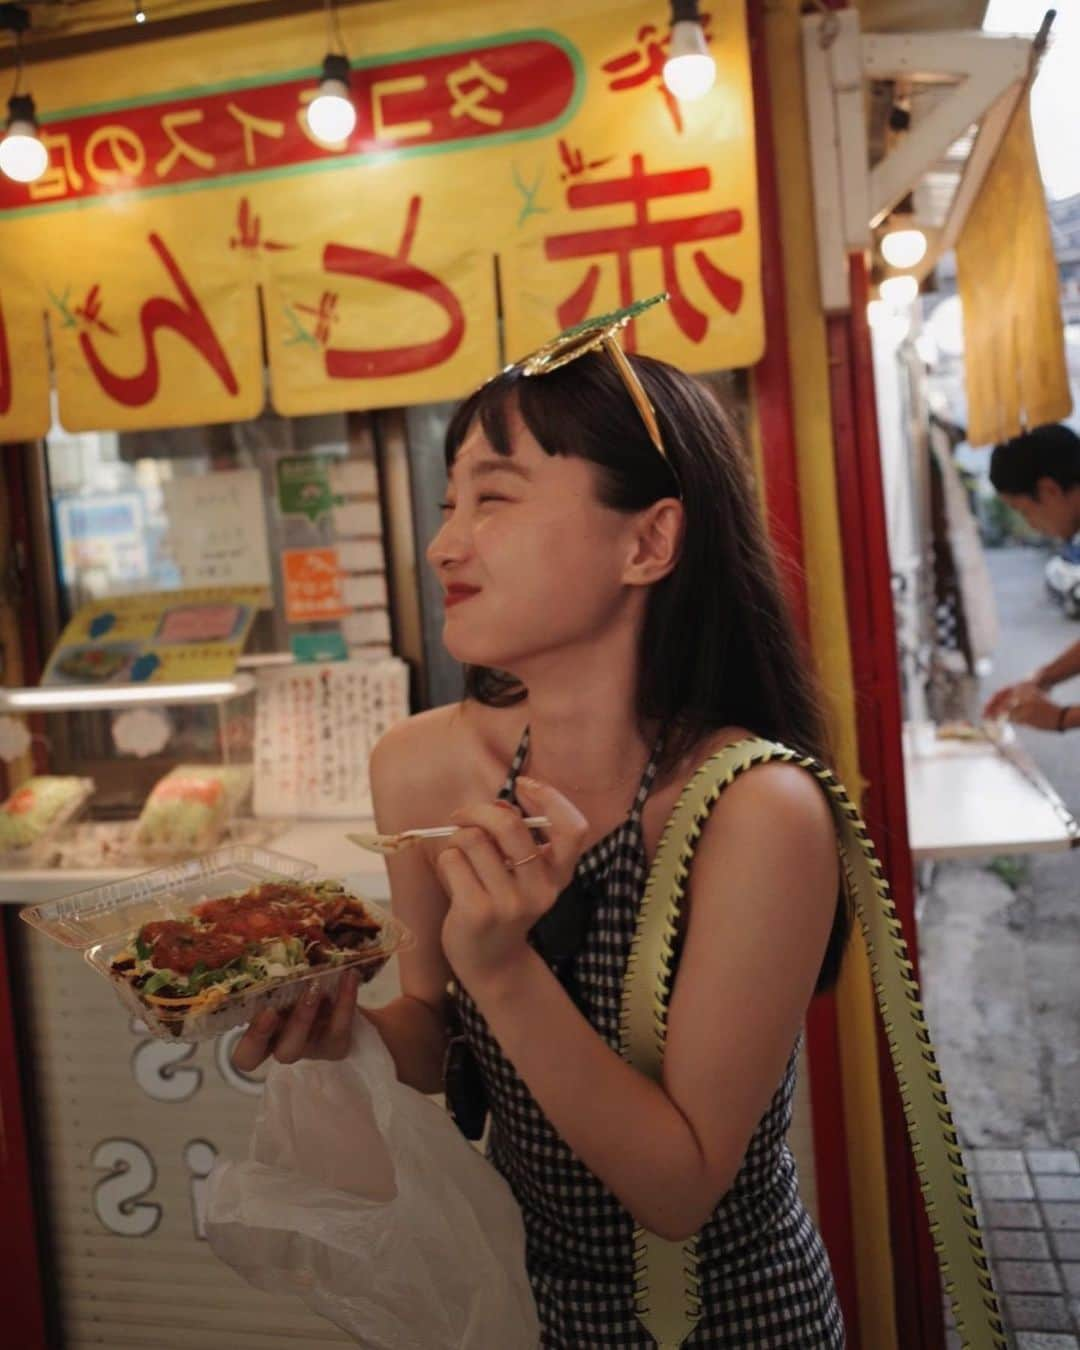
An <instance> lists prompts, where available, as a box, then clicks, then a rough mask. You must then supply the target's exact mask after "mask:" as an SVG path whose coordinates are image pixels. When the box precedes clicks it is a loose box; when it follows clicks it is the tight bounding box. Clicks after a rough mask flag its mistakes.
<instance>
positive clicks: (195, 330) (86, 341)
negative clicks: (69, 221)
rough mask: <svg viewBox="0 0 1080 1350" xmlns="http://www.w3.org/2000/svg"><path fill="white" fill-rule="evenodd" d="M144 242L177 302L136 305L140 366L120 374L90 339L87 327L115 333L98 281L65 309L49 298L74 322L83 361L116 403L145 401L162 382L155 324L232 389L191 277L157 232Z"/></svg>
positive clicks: (163, 299)
mask: <svg viewBox="0 0 1080 1350" xmlns="http://www.w3.org/2000/svg"><path fill="white" fill-rule="evenodd" d="M147 242H148V243H149V245H150V247H151V249H152V250H153V251H154V253H156V254H157V257H158V260H159V261H160V262H161V264H162V266H163V267H164V269H165V272H166V274H167V276H168V278H169V280H170V281H171V282H172V284H173V287H174V288H175V292H176V294H177V295H178V296H179V303H178V302H177V301H176V300H175V299H172V298H171V297H167V296H163V295H155V296H152V297H151V298H150V299H149V300H147V301H145V302H144V304H143V305H142V307H141V308H140V311H139V330H140V333H141V336H142V348H143V352H142V356H143V363H142V368H141V369H140V370H138V371H137V372H136V373H135V374H132V375H121V374H118V373H117V372H116V371H114V370H112V369H110V367H109V366H107V365H106V364H105V362H104V361H103V360H102V358H101V356H100V355H99V353H98V350H97V348H96V347H95V345H94V336H93V332H92V330H95V329H96V330H97V331H98V332H102V333H106V334H108V335H109V336H110V337H116V336H118V333H117V330H116V328H115V327H113V325H112V324H110V323H108V322H107V321H106V320H105V319H104V318H103V316H102V312H101V310H102V304H103V297H102V294H101V288H100V286H98V285H96V284H95V285H93V286H91V287H90V289H89V291H88V292H87V294H86V299H85V300H84V301H83V302H82V304H81V305H76V307H75V309H74V310H73V311H69V310H68V309H67V307H66V305H65V304H64V303H63V302H62V301H60V300H56V299H55V297H54V303H55V304H56V305H57V308H58V309H59V310H60V312H61V314H62V315H63V316H64V321H65V322H64V326H65V327H74V326H77V327H79V348H80V350H81V351H82V354H83V357H84V358H85V360H86V364H87V365H88V366H89V367H90V370H91V371H92V373H93V375H94V378H95V380H96V381H97V383H98V385H99V386H100V387H101V389H102V390H103V391H104V392H105V393H106V394H108V395H109V397H110V398H113V399H115V400H116V401H117V403H122V404H124V405H125V406H127V407H129V408H136V407H141V406H143V405H144V404H146V403H149V402H150V401H151V399H153V398H154V397H155V396H156V395H157V392H158V387H159V385H160V382H161V365H160V359H159V356H158V348H157V333H158V331H159V330H160V329H170V330H171V331H172V332H174V333H176V334H177V335H178V336H180V337H182V338H183V339H184V340H185V341H186V342H189V343H190V344H191V346H192V347H194V348H195V350H196V351H197V352H198V353H199V354H200V355H201V356H202V357H203V359H204V360H205V361H206V363H207V365H209V367H210V368H211V370H213V372H214V374H215V375H216V376H217V377H218V379H219V380H220V382H221V384H222V386H223V387H224V388H225V390H226V392H227V393H229V394H231V395H235V394H237V393H238V392H239V385H238V383H237V379H236V376H235V374H234V373H233V369H232V367H231V365H230V364H229V358H228V357H227V356H226V355H225V350H224V348H223V347H222V345H221V343H220V341H219V340H218V337H217V334H216V333H215V332H214V328H213V325H212V324H211V323H210V320H209V318H208V317H207V315H206V311H205V310H204V309H203V307H202V305H201V304H200V303H199V299H198V297H197V296H196V294H195V292H194V291H193V290H192V288H191V285H190V283H189V282H188V280H187V278H186V277H185V276H184V273H183V272H182V271H181V269H180V265H179V263H177V261H176V259H175V258H174V257H173V255H172V253H171V252H170V251H169V247H168V245H167V244H166V243H165V241H164V240H163V239H162V238H161V237H160V236H159V235H157V234H153V233H151V234H150V235H149V237H148V240H147Z"/></svg>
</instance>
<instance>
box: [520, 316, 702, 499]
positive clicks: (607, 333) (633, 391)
mask: <svg viewBox="0 0 1080 1350" xmlns="http://www.w3.org/2000/svg"><path fill="white" fill-rule="evenodd" d="M668 298H669V297H668V294H667V292H666V291H663V292H661V293H660V294H659V295H653V296H650V297H649V298H648V299H647V300H638V301H636V302H635V303H634V304H632V305H627V307H626V308H625V309H619V310H615V311H614V313H611V314H601V315H598V316H597V317H596V318H594V319H586V320H585V321H584V323H579V324H575V325H574V327H573V328H567V329H566V331H565V332H562V333H560V334H559V335H558V337H555V338H552V339H551V341H550V342H545V343H544V345H543V346H542V347H540V348H538V349H537V350H536V351H535V352H533V353H532V354H531V355H530V356H526V357H523V358H522V359H521V360H520V361H516V362H515V363H514V364H513V365H512V366H510V367H509V369H510V370H516V371H520V372H521V374H522V375H526V376H535V375H549V374H550V373H551V372H552V371H553V370H559V369H560V368H561V367H562V366H568V365H569V364H570V362H571V361H576V360H577V359H578V357H579V356H585V355H586V353H588V352H598V351H603V352H606V353H607V355H608V356H609V357H610V358H611V360H612V362H613V364H614V366H615V369H616V371H618V374H619V378H620V379H621V380H622V382H623V385H624V386H625V388H626V392H627V393H628V394H629V395H630V397H631V398H632V399H633V401H634V407H635V408H637V410H638V414H639V415H640V417H641V420H642V423H643V424H644V426H645V430H646V431H647V432H648V433H649V439H650V440H651V441H652V443H653V445H655V446H656V448H657V450H658V451H659V452H660V455H661V457H662V458H663V459H664V461H665V462H666V463H667V465H668V467H669V468H670V470H671V473H672V477H673V478H674V479H675V482H676V484H678V487H679V493H678V495H679V497H680V499H681V498H682V485H681V484H680V483H679V475H678V473H677V472H676V470H675V466H674V465H673V464H672V462H671V459H670V457H669V455H668V452H667V450H666V449H665V447H664V438H663V437H662V436H661V435H660V424H659V423H658V421H657V419H656V409H655V408H654V407H653V405H652V402H651V401H650V399H649V396H648V394H647V393H646V392H645V386H644V385H643V384H642V383H641V380H640V379H639V378H638V374H637V372H636V371H635V370H634V367H633V366H632V365H631V364H630V361H629V359H628V358H627V355H626V353H625V352H624V351H623V349H622V347H621V346H620V345H619V334H620V333H621V332H622V330H623V329H624V328H625V327H626V325H627V324H628V323H630V321H631V320H632V319H636V318H637V317H638V315H639V314H644V313H645V311H646V310H649V309H652V307H653V305H658V304H661V303H662V302H663V301H665V300H667V299H668Z"/></svg>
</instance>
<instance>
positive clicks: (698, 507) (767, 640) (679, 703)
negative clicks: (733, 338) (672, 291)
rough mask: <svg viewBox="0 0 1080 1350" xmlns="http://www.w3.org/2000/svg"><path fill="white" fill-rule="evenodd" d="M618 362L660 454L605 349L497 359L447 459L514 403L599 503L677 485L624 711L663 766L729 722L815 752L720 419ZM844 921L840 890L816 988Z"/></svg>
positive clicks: (465, 409)
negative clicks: (654, 728)
mask: <svg viewBox="0 0 1080 1350" xmlns="http://www.w3.org/2000/svg"><path fill="white" fill-rule="evenodd" d="M630 360H631V361H632V363H633V366H634V369H635V371H636V372H637V374H638V376H639V378H640V379H641V382H642V384H643V385H644V386H645V389H646V392H647V393H648V395H649V398H650V400H651V401H652V404H653V407H654V408H655V410H656V415H657V419H658V422H659V426H660V434H661V438H662V439H663V442H664V446H665V448H666V450H667V453H668V456H669V458H670V460H671V465H669V464H667V463H665V461H664V459H663V458H662V457H661V455H660V454H659V453H658V451H657V449H656V447H655V446H654V445H653V443H652V441H651V440H650V439H649V436H648V433H647V432H646V430H645V426H644V423H643V422H642V420H641V417H640V415H639V414H638V411H637V408H636V407H635V405H634V403H633V401H632V399H631V397H630V395H629V393H628V392H627V389H626V387H625V385H624V384H623V383H622V380H621V378H620V376H619V374H618V372H617V370H616V368H615V365H614V362H613V361H612V360H611V359H610V358H609V357H608V356H606V355H605V354H602V353H599V354H592V355H588V356H583V357H580V358H579V359H578V360H576V361H572V362H571V363H570V364H568V365H566V366H563V367H562V368H561V369H559V370H555V371H552V372H551V373H550V374H547V375H542V376H534V377H528V376H524V375H522V374H521V373H520V372H519V371H518V370H517V369H515V368H511V369H510V370H509V371H507V372H505V373H504V374H502V375H500V376H498V377H497V378H496V379H494V380H492V381H490V382H489V383H488V384H486V385H484V386H483V387H482V388H480V389H478V390H477V391H476V392H475V393H474V394H472V395H471V396H470V397H469V398H468V399H466V400H465V402H464V403H462V404H461V406H460V407H459V408H458V409H457V411H456V412H455V414H454V417H453V418H452V420H451V422H450V425H449V427H448V428H447V433H446V466H447V470H449V469H450V467H451V465H452V464H453V462H454V459H455V457H456V455H457V452H458V449H459V448H460V446H461V443H462V442H463V441H464V439H465V437H466V435H467V434H468V431H469V428H470V427H471V426H472V424H473V422H474V421H475V420H476V419H477V418H479V421H480V425H481V427H482V428H483V431H484V434H485V436H486V437H487V439H488V440H489V442H490V443H491V446H492V448H493V449H494V450H495V452H496V453H497V454H501V455H508V454H510V452H511V430H510V421H509V414H510V412H511V411H512V409H514V408H516V409H517V411H518V412H519V413H520V415H521V418H522V420H523V421H524V423H525V425H526V426H527V427H528V429H529V431H530V432H531V433H532V434H533V436H535V437H536V440H537V441H538V442H539V443H540V446H541V447H542V449H543V450H544V451H545V452H546V453H547V454H549V455H572V456H575V457H577V458H579V459H584V460H587V461H588V462H589V463H591V464H594V465H595V466H596V469H597V473H596V481H597V489H596V491H597V499H598V500H599V501H600V502H601V503H602V504H603V505H604V506H606V507H609V508H611V509H613V510H615V511H623V512H627V513H632V512H636V511H642V510H644V509H645V508H647V507H648V506H650V505H651V504H652V503H653V502H656V501H658V500H660V498H662V497H670V496H674V495H677V493H678V491H679V487H680V486H681V489H682V497H683V506H684V509H685V513H686V525H685V530H684V535H683V542H682V548H681V552H680V556H679V560H678V562H677V563H676V565H675V567H674V568H673V570H672V571H671V572H670V573H669V574H668V575H667V576H666V577H664V578H663V579H662V580H661V581H659V582H657V583H656V584H655V585H654V586H652V587H651V588H650V594H649V597H648V600H647V603H646V607H645V621H644V625H643V627H642V633H641V646H640V651H639V660H638V670H639V679H638V694H637V710H636V711H637V718H638V723H639V725H640V726H641V727H642V729H643V730H644V728H645V726H646V725H647V724H648V723H649V722H652V721H656V722H659V724H660V726H661V727H662V728H663V729H664V745H663V752H662V759H661V764H660V770H661V772H663V771H664V770H666V769H670V768H671V767H673V766H674V765H675V764H676V763H678V762H679V760H681V759H682V758H683V757H684V756H685V755H686V754H687V753H689V752H690V751H692V750H693V749H694V747H695V746H697V745H699V744H700V743H701V742H702V740H703V739H705V738H706V737H707V736H708V734H709V733H710V732H711V731H714V730H716V729H717V728H719V727H723V726H729V725H734V726H744V727H747V728H748V729H749V730H751V731H753V732H754V733H755V734H756V735H759V736H764V737H766V738H768V739H770V740H777V741H782V742H783V743H784V744H785V745H788V746H791V747H792V748H793V749H796V750H799V751H801V752H802V753H804V754H807V755H813V756H814V757H815V758H817V759H820V760H822V761H824V762H825V763H828V762H829V761H830V754H829V743H828V735H827V731H826V727H825V719H824V716H823V713H822V709H821V701H820V695H819V691H818V686H817V680H816V678H815V676H814V673H813V667H812V663H811V660H810V656H809V653H808V652H807V650H806V648H805V644H804V643H803V642H802V641H801V639H800V637H799V635H798V633H797V631H796V629H795V626H794V624H793V622H792V619H791V615H790V613H789V610H788V606H787V603H786V601H785V598H784V594H783V590H782V587H781V584H780V579H779V573H778V570H777V565H776V560H775V557H774V555H773V550H772V546H771V544H770V542H769V539H768V536H767V534H766V532H765V526H764V523H763V521H762V518H761V514H760V510H759V508H758V502H757V495H756V492H755V488H754V482H753V478H752V476H751V472H750V466H749V464H748V462H747V457H746V455H745V453H744V451H743V449H742V446H741V444H740V442H739V437H738V434H737V432H736V430H735V425H734V422H733V421H732V419H731V417H730V415H729V414H728V413H727V412H726V411H725V410H724V409H723V408H722V407H721V406H720V404H719V403H718V402H717V401H716V399H715V398H714V397H713V395H712V394H711V393H710V392H709V391H708V390H707V389H705V387H704V386H703V385H701V384H700V383H699V382H698V381H697V380H695V379H693V378H692V377H691V376H689V375H686V374H684V373H683V372H682V371H680V370H677V369H676V368H675V367H674V366H670V365H668V364H667V363H666V362H663V361H656V360H653V359H651V358H648V357H644V356H632V357H631V358H630ZM672 466H674V472H675V473H676V474H677V476H678V484H676V482H675V479H674V477H673V469H672ZM465 694H466V697H468V698H474V699H476V700H477V701H478V702H480V703H486V704H488V705H490V706H494V707H506V706H508V705H511V704H514V703H519V702H521V701H522V700H523V699H524V698H526V697H527V690H526V689H525V687H524V686H523V685H522V684H521V683H520V681H518V680H517V679H516V678H515V677H514V676H512V675H509V674H507V673H506V672H505V671H499V670H492V669H489V668H487V667H483V666H466V669H465ZM850 928H851V914H850V907H849V903H848V901H847V899H846V897H845V896H844V895H841V897H840V899H839V901H838V903H837V910H836V916H835V919H834V922H833V928H832V933H831V935H830V938H829V943H828V947H827V949H826V953H825V959H824V962H823V964H822V968H821V972H820V975H819V977H818V983H817V991H818V992H820V991H821V990H823V989H827V988H829V987H831V985H832V984H833V983H834V982H835V979H836V975H837V972H838V969H839V965H840V959H841V957H842V954H843V949H844V945H845V943H846V940H847V937H848V933H849V931H850Z"/></svg>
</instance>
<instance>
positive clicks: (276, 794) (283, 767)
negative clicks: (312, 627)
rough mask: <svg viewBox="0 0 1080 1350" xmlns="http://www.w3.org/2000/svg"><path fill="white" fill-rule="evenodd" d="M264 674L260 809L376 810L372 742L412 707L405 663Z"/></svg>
mask: <svg viewBox="0 0 1080 1350" xmlns="http://www.w3.org/2000/svg"><path fill="white" fill-rule="evenodd" d="M257 680H258V685H257V693H256V702H255V814H256V815H257V816H295V817H300V818H309V819H310V818H316V819H319V818H323V819H338V818H346V819H347V818H358V817H366V816H370V815H371V813H372V802H371V782H370V778H369V775H368V760H369V758H370V756H371V750H372V747H373V746H374V745H375V742H376V741H377V740H378V739H379V737H380V736H381V735H382V734H383V732H384V731H387V730H388V729H389V727H390V726H391V725H392V724H393V723H394V722H399V721H401V720H402V718H404V717H407V716H408V712H409V709H408V687H409V678H408V667H407V666H406V665H405V663H404V662H403V661H400V660H398V659H397V658H396V657H392V658H390V659H388V660H381V661H332V662H327V663H325V664H304V665H297V666H287V667H268V668H267V669H264V670H260V671H259V673H258V676H257Z"/></svg>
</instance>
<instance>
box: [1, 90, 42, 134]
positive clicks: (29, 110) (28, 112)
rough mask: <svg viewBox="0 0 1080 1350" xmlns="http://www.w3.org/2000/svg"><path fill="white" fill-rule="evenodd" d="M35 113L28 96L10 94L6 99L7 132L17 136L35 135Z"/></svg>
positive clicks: (31, 100) (32, 103) (32, 101)
mask: <svg viewBox="0 0 1080 1350" xmlns="http://www.w3.org/2000/svg"><path fill="white" fill-rule="evenodd" d="M37 129H38V127H37V111H36V109H35V108H34V100H33V99H32V98H31V96H30V95H29V94H12V96H11V98H9V99H8V118H7V130H8V131H9V132H12V131H14V132H15V134H16V135H19V136H36V135H37Z"/></svg>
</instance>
